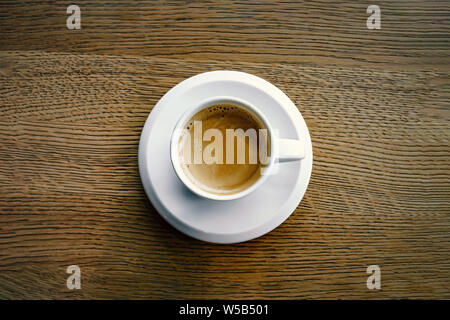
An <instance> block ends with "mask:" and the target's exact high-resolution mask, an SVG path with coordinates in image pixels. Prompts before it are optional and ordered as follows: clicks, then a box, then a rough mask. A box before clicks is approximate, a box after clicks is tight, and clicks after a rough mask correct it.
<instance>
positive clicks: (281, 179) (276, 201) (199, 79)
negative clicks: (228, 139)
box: [139, 71, 313, 243]
mask: <svg viewBox="0 0 450 320" xmlns="http://www.w3.org/2000/svg"><path fill="white" fill-rule="evenodd" d="M224 95H229V96H234V97H237V98H241V99H243V100H245V101H248V102H249V103H251V104H253V105H255V106H258V108H259V109H260V110H261V111H262V112H263V113H264V114H265V116H266V117H267V118H268V119H269V120H270V122H271V124H272V126H273V128H274V129H278V130H279V136H280V138H292V139H295V138H296V139H300V140H303V141H304V142H305V158H304V159H302V160H298V161H294V162H285V163H278V164H276V165H277V166H279V168H278V173H277V174H275V175H272V176H269V177H268V179H267V180H266V181H265V182H264V183H263V184H262V185H261V186H260V187H259V188H258V189H257V190H255V191H254V192H252V193H251V194H249V195H247V196H245V197H243V198H241V199H237V200H230V201H214V200H207V199H203V198H200V197H199V196H197V195H195V194H193V193H192V192H190V191H189V190H188V189H187V188H186V187H185V186H184V185H183V184H182V183H181V181H180V180H179V178H178V177H177V176H176V174H175V171H174V169H173V167H172V163H171V159H170V138H171V135H172V131H173V129H174V127H175V125H176V123H177V120H178V119H179V117H180V116H181V115H182V114H183V112H184V110H185V109H186V108H187V107H188V106H190V105H196V104H198V103H199V102H201V101H204V100H205V99H207V98H210V97H214V96H224ZM312 156H313V155H312V145H311V138H310V136H309V132H308V128H307V126H306V123H305V121H304V120H303V117H302V115H301V114H300V112H299V111H298V109H297V107H296V106H295V105H294V103H293V102H292V101H291V100H290V99H289V98H288V97H287V96H286V95H285V94H284V93H283V92H282V91H281V90H279V89H278V88H277V87H275V86H274V85H272V84H271V83H269V82H267V81H266V80H263V79H261V78H259V77H256V76H253V75H250V74H247V73H243V72H236V71H213V72H206V73H202V74H199V75H196V76H194V77H191V78H189V79H186V80H184V81H182V82H181V83H179V84H178V85H176V86H175V87H173V88H172V89H170V90H169V91H168V92H167V93H166V94H165V95H164V96H163V97H162V98H161V100H159V102H158V103H157V104H156V106H155V107H154V108H153V110H152V112H151V113H150V116H149V117H148V119H147V121H146V122H145V125H144V129H143V130H142V134H141V140H140V143H139V171H140V174H141V180H142V184H143V186H144V189H145V192H146V193H147V196H148V197H149V199H150V200H151V202H152V203H153V206H154V207H155V208H156V210H158V212H159V213H160V214H161V216H162V217H163V218H164V219H165V220H166V221H167V222H169V223H170V224H171V225H172V226H174V227H175V228H176V229H178V230H179V231H181V232H183V233H185V234H187V235H189V236H191V237H194V238H196V239H199V240H203V241H208V242H214V243H235V242H242V241H247V240H250V239H254V238H257V237H259V236H262V235H264V234H265V233H267V232H269V231H271V230H273V229H275V228H276V227H278V226H279V225H280V224H281V223H282V222H283V221H284V220H286V219H287V218H288V217H289V216H290V215H291V213H292V212H293V211H294V210H295V208H296V207H297V206H298V204H299V203H300V200H301V199H302V197H303V195H304V193H305V191H306V188H307V186H308V182H309V178H310V176H311V170H312Z"/></svg>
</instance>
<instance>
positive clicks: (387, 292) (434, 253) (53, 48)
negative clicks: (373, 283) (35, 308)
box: [0, 1, 450, 299]
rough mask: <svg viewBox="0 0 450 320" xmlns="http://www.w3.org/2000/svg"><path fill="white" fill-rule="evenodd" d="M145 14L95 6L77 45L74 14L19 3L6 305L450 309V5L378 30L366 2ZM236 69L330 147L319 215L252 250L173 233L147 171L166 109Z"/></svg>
mask: <svg viewBox="0 0 450 320" xmlns="http://www.w3.org/2000/svg"><path fill="white" fill-rule="evenodd" d="M130 3H131V2H130ZM130 3H126V2H124V1H118V2H114V3H107V2H102V1H100V2H96V3H94V2H93V1H85V2H83V1H80V2H79V5H80V7H81V8H82V30H79V31H71V30H67V29H66V28H65V17H66V14H65V8H66V7H65V6H66V5H67V3H66V2H62V1H52V2H46V3H44V4H42V3H41V2H37V1H36V2H33V1H25V2H22V3H20V2H16V1H11V2H8V1H6V2H5V1H3V2H2V6H1V7H2V11H1V14H0V25H1V30H2V37H1V38H0V298H3V299H5V298H6V299H11V298H14V299H24V298H28V299H54V298H60V299H80V298H87V299H90V298H93V299H106V298H114V299H116V298H125V299H129V298H136V299H148V298H151V299H158V298H175V299H180V298H209V299H211V298H272V299H282V298H285V299H300V298H325V299H336V298H337V299H345V298H359V299H383V298H415V299H424V298H437V299H444V298H445V299H449V298H450V285H449V280H450V262H449V261H450V250H449V249H450V215H449V213H450V210H449V204H450V203H449V199H450V179H449V172H450V161H449V160H450V147H449V138H450V130H449V129H450V112H449V106H450V104H449V102H450V74H449V56H448V44H449V42H448V31H449V30H448V27H449V24H448V21H447V20H448V16H449V15H448V13H449V8H450V6H449V2H446V1H444V2H433V1H431V2H429V1H426V2H425V1H401V2H400V1H399V2H395V3H392V2H383V1H379V2H378V1H377V4H380V6H381V9H382V29H381V30H377V31H375V32H373V31H369V30H367V29H366V28H365V19H366V17H367V15H366V13H365V7H366V4H362V3H359V2H353V1H347V2H328V1H314V2H313V1H307V2H301V3H296V2H280V3H278V4H273V3H272V2H270V3H269V2H258V3H256V2H255V3H254V2H251V4H250V2H205V3H203V2H202V3H197V2H189V3H187V4H182V3H180V2H151V3H147V2H142V1H136V2H135V3H134V2H133V4H130ZM330 8H332V10H331V11H330ZM217 69H232V70H240V71H244V72H250V73H252V74H255V75H258V76H261V77H263V78H265V79H267V80H268V81H270V82H272V83H274V84H275V85H276V86H278V87H279V88H280V89H281V90H283V91H284V92H285V93H286V94H287V95H288V96H289V97H290V98H291V99H292V100H293V101H294V102H295V103H296V105H297V106H298V108H299V110H300V111H301V112H302V114H303V116H304V118H305V120H306V122H307V124H308V127H309V129H310V133H311V137H312V140H313V150H314V166H313V173H312V177H311V182H310V185H309V187H308V190H307V192H306V195H305V197H304V199H303V201H302V202H301V204H300V206H299V207H298V208H297V209H296V210H295V212H294V213H293V214H292V215H291V217H290V218H289V219H288V220H287V221H286V222H285V223H283V224H282V225H281V226H280V227H279V228H277V229H276V230H274V231H272V232H271V233H269V234H267V235H265V236H263V237H260V238H258V239H255V240H253V241H249V242H246V243H241V244H237V245H213V244H208V243H203V242H200V241H197V240H194V239H191V238H189V237H187V236H184V235H183V234H181V233H179V232H178V231H176V230H174V229H173V228H172V227H170V226H169V225H168V224H167V223H166V222H165V221H163V219H162V218H161V217H160V216H159V215H158V214H157V212H156V211H155V209H154V208H153V207H152V205H151V204H150V203H149V201H148V200H147V198H146V196H145V194H144V191H143V188H142V186H141V182H140V178H139V172H138V167H137V149H138V141H139V136H140V132H141V130H142V126H143V124H144V122H145V120H146V118H147V116H148V114H149V112H150V111H151V109H152V107H153V106H154V105H155V103H156V102H157V101H158V99H159V98H160V97H161V96H162V95H163V94H164V93H165V92H166V91H167V90H169V89H170V88H171V87H172V86H174V85H175V84H177V83H178V82H179V81H181V80H183V79H185V78H187V77H189V76H192V75H195V74H197V73H200V72H204V71H210V70H217ZM72 264H77V265H79V266H80V268H81V272H82V289H81V290H76V291H70V290H68V289H67V288H66V278H67V276H68V275H67V274H66V273H65V269H66V267H67V266H69V265H72ZM371 264H378V265H380V267H381V272H382V289H381V290H380V291H371V290H368V289H367V287H366V279H367V276H368V275H367V274H366V268H367V266H368V265H371Z"/></svg>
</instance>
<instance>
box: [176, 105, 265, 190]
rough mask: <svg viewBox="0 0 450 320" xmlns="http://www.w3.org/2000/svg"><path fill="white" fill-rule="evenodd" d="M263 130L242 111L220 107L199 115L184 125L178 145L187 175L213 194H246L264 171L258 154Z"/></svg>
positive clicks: (238, 108) (247, 113)
mask: <svg viewBox="0 0 450 320" xmlns="http://www.w3.org/2000/svg"><path fill="white" fill-rule="evenodd" d="M249 129H250V130H249ZM261 129H263V130H265V128H264V126H263V124H262V122H261V121H260V120H259V119H258V118H257V117H256V116H255V115H253V114H252V113H250V111H247V110H246V109H244V108H243V107H238V106H235V105H230V104H220V105H214V106H211V107H208V108H206V109H203V110H201V111H199V112H198V113H196V114H195V115H194V116H193V117H191V119H189V121H188V122H187V123H186V124H185V126H184V130H183V133H182V135H181V137H180V141H179V149H178V150H179V157H180V160H181V161H180V162H181V163H182V168H183V170H184V173H185V174H186V176H187V177H188V178H189V179H190V180H191V181H192V182H193V183H194V184H195V185H197V186H198V187H200V188H201V189H203V190H205V191H208V192H211V193H215V194H220V195H227V194H234V193H238V192H241V191H244V190H245V189H247V188H249V187H250V186H252V185H253V184H254V183H255V182H256V181H257V180H258V179H259V178H260V176H261V172H262V169H263V168H264V164H262V163H261V161H260V154H259V150H258V147H259V140H261V139H260V134H259V132H260V130H261ZM221 139H222V141H221V143H220V141H219V140H221ZM268 149H269V148H268V147H267V150H268Z"/></svg>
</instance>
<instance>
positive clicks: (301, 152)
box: [276, 139, 305, 162]
mask: <svg viewBox="0 0 450 320" xmlns="http://www.w3.org/2000/svg"><path fill="white" fill-rule="evenodd" d="M304 157H305V147H304V145H303V143H302V142H301V141H300V140H297V139H278V152H277V157H276V158H277V159H278V162H289V161H295V160H301V159H303V158H304Z"/></svg>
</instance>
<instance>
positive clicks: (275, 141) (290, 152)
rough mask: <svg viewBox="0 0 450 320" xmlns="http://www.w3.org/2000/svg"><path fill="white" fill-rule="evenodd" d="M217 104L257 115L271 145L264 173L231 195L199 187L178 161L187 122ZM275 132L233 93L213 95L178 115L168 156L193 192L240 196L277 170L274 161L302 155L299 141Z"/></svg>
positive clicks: (227, 197) (209, 196)
mask: <svg viewBox="0 0 450 320" xmlns="http://www.w3.org/2000/svg"><path fill="white" fill-rule="evenodd" d="M220 104H227V105H234V106H237V107H240V108H243V109H245V110H247V111H248V112H250V113H251V114H252V115H254V116H255V117H256V118H258V119H259V120H260V121H261V123H262V125H263V127H264V128H265V129H267V136H268V139H269V145H270V148H271V152H270V153H271V154H270V157H269V160H268V163H267V164H266V165H265V167H264V173H263V174H262V175H261V176H260V177H259V179H258V180H257V181H256V182H255V183H253V184H252V185H251V186H250V187H248V188H247V189H244V190H242V191H240V192H237V193H233V194H217V193H213V192H208V191H206V190H204V189H202V188H200V187H199V186H198V185H196V184H195V183H194V182H193V181H192V180H191V179H190V178H189V177H187V175H186V173H185V171H184V170H183V168H182V163H181V160H180V150H179V148H180V144H179V141H180V137H181V134H182V132H183V129H184V127H185V125H186V123H187V122H188V121H189V120H190V119H191V118H192V116H194V115H195V114H196V113H197V112H199V111H201V110H203V109H206V108H208V107H210V106H214V105H220ZM277 132H278V131H277V130H274V129H273V128H272V126H271V125H270V122H269V121H268V120H267V119H266V117H265V116H264V114H263V113H262V112H261V111H260V110H259V109H258V108H257V107H255V106H254V105H252V104H250V103H249V102H247V101H244V100H242V99H239V98H236V97H232V96H217V97H214V98H209V99H206V100H204V101H203V102H201V103H199V104H198V105H194V106H191V107H189V108H188V109H187V110H186V111H185V112H184V114H182V115H181V117H180V119H179V120H178V122H177V124H176V125H175V128H174V130H173V132H172V137H171V139H170V157H171V161H172V165H173V168H174V170H175V173H176V175H177V176H178V178H179V179H180V180H181V182H183V184H184V185H185V186H186V187H187V188H188V189H189V190H191V191H192V192H193V193H195V194H196V195H198V196H200V197H203V198H207V199H210V200H219V201H224V200H235V199H239V198H242V197H244V196H246V195H248V194H250V193H251V192H253V191H255V190H256V189H258V188H259V187H260V186H261V185H262V184H263V182H264V181H265V180H266V179H267V177H268V176H269V175H272V174H276V172H277V170H274V169H275V166H276V165H277V164H276V162H277V161H278V162H286V161H298V160H301V159H303V158H304V156H305V151H304V145H303V142H302V141H300V140H296V139H282V138H278V134H277ZM280 165H282V164H280Z"/></svg>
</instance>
